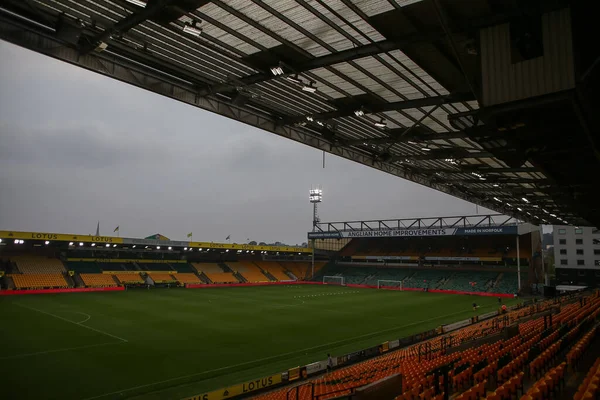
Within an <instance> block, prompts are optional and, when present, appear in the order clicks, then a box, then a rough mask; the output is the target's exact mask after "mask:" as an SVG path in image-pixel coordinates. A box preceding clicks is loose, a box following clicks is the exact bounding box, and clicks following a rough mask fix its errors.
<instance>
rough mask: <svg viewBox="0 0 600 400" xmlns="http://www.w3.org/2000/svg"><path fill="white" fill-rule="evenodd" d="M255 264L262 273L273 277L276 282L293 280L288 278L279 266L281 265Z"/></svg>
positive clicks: (269, 263) (272, 263) (273, 263)
mask: <svg viewBox="0 0 600 400" xmlns="http://www.w3.org/2000/svg"><path fill="white" fill-rule="evenodd" d="M255 264H256V265H258V266H259V267H260V268H262V270H263V271H267V272H268V273H269V274H271V275H273V277H274V278H275V279H277V280H278V281H291V280H293V279H292V278H290V277H289V276H288V274H286V273H285V269H284V268H283V267H282V266H281V264H279V263H277V262H269V261H256V262H255Z"/></svg>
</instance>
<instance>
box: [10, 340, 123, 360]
mask: <svg viewBox="0 0 600 400" xmlns="http://www.w3.org/2000/svg"><path fill="white" fill-rule="evenodd" d="M121 343H125V342H121ZM121 343H118V342H117V343H115V342H110V343H99V344H90V345H87V346H79V347H67V348H63V349H56V350H46V351H38V352H35V353H25V354H16V355H14V356H6V357H0V360H11V359H14V358H25V357H32V356H38V355H42V354H51V353H60V352H63V351H71V350H81V349H89V348H91V347H100V346H108V345H115V344H121Z"/></svg>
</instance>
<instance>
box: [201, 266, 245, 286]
mask: <svg viewBox="0 0 600 400" xmlns="http://www.w3.org/2000/svg"><path fill="white" fill-rule="evenodd" d="M192 266H193V267H194V268H196V270H197V271H198V273H200V274H201V273H204V274H205V275H206V276H207V277H208V279H210V281H211V282H212V283H240V281H239V280H238V279H237V278H236V277H235V276H234V275H233V274H232V273H231V272H225V271H223V268H221V267H220V266H219V264H215V263H192Z"/></svg>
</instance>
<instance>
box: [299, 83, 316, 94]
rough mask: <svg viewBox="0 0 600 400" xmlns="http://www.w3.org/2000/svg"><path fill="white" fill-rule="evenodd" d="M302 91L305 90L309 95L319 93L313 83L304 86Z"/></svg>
mask: <svg viewBox="0 0 600 400" xmlns="http://www.w3.org/2000/svg"><path fill="white" fill-rule="evenodd" d="M302 90H304V91H305V92H308V93H315V92H316V91H317V88H316V87H315V86H313V83H312V82H311V83H310V84H308V85H304V86H302Z"/></svg>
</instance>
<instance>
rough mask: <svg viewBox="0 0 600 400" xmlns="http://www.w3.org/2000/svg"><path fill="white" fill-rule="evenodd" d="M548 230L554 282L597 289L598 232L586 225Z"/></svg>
mask: <svg viewBox="0 0 600 400" xmlns="http://www.w3.org/2000/svg"><path fill="white" fill-rule="evenodd" d="M552 228H553V238H554V263H555V264H554V265H555V267H556V281H557V283H558V284H578V285H584V286H589V287H600V230H599V229H597V228H592V227H587V226H585V227H580V226H563V225H554V226H553V227H552Z"/></svg>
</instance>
